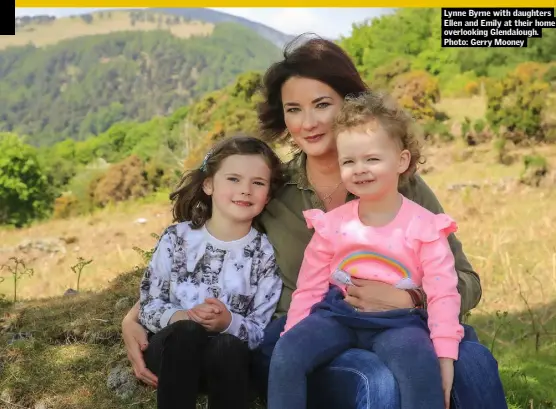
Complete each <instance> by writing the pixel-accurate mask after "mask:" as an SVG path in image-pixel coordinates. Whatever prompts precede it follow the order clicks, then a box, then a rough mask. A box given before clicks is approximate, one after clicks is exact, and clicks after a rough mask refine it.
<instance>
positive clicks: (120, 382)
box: [106, 364, 137, 399]
mask: <svg viewBox="0 0 556 409" xmlns="http://www.w3.org/2000/svg"><path fill="white" fill-rule="evenodd" d="M106 386H107V387H108V389H110V390H111V391H113V392H114V393H115V394H116V396H118V397H119V398H120V399H129V398H131V397H132V396H133V394H134V393H135V390H136V389H137V379H136V378H135V376H133V373H132V372H131V368H130V367H128V366H123V365H121V364H120V365H117V366H115V367H114V368H112V369H111V370H110V374H109V375H108V379H107V381H106Z"/></svg>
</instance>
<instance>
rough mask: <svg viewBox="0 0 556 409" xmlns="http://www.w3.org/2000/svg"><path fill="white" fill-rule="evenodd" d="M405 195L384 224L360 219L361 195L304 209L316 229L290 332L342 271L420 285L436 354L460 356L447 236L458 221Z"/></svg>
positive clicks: (453, 275) (396, 283)
mask: <svg viewBox="0 0 556 409" xmlns="http://www.w3.org/2000/svg"><path fill="white" fill-rule="evenodd" d="M402 197H403V202H402V206H401V208H400V210H399V212H398V214H397V215H396V217H395V218H394V220H392V221H391V222H390V223H389V224H387V225H385V226H381V227H371V226H366V225H364V224H363V223H362V222H361V221H360V219H359V215H358V209H359V200H352V201H350V202H348V203H346V204H345V205H342V206H340V207H338V208H336V209H333V210H331V211H329V212H326V213H325V212H323V211H322V210H319V209H312V210H307V211H305V212H303V214H304V216H305V219H306V221H307V225H308V226H309V228H314V229H315V233H314V235H313V237H312V239H311V241H310V243H309V245H308V246H307V249H306V250H305V258H304V260H303V263H302V265H301V270H300V272H299V278H298V281H297V289H296V290H295V292H294V293H293V296H292V302H291V305H290V309H289V311H288V318H287V322H286V326H285V329H284V332H286V331H288V330H289V329H291V328H292V327H293V326H294V325H296V324H297V323H298V322H299V321H301V320H302V319H303V318H305V317H306V316H307V315H309V312H310V309H311V307H312V306H313V305H314V304H315V303H317V302H319V301H321V300H322V298H323V297H324V295H325V294H326V292H327V291H328V285H329V283H330V282H334V283H335V284H337V283H336V282H335V281H333V280H332V278H331V275H332V274H333V273H334V272H335V271H337V270H343V271H345V272H347V273H349V274H350V275H351V276H353V277H356V278H362V279H368V280H375V281H382V282H385V283H389V284H392V285H394V286H396V287H397V288H401V289H410V288H417V287H422V288H423V290H424V291H425V293H426V294H427V304H428V306H427V311H428V314H429V318H428V326H429V328H430V333H431V339H432V342H433V345H434V348H435V350H436V352H437V355H438V357H439V358H452V359H457V358H458V351H459V343H460V341H461V339H462V338H463V327H462V326H461V325H460V322H459V311H460V303H461V298H460V295H459V292H458V290H457V284H458V277H457V273H456V270H455V267H454V263H455V262H454V256H453V254H452V251H451V250H450V245H449V244H448V239H447V236H448V235H449V234H450V233H452V232H455V231H457V225H456V223H455V222H454V220H453V219H451V218H450V217H449V216H447V215H445V214H438V215H437V214H434V213H432V212H430V211H429V210H427V209H425V208H424V207H422V206H420V205H418V204H417V203H415V202H413V201H411V200H409V199H407V198H406V197H404V196H402ZM343 290H344V292H345V290H346V287H345V286H344V287H343Z"/></svg>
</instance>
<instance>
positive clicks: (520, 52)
mask: <svg viewBox="0 0 556 409" xmlns="http://www.w3.org/2000/svg"><path fill="white" fill-rule="evenodd" d="M441 18H442V17H441V11H440V9H436V8H404V9H398V10H397V11H396V13H394V14H389V15H385V16H382V17H379V18H376V19H373V20H372V21H370V22H365V23H362V24H355V25H354V26H353V32H352V34H351V36H350V37H348V38H343V39H342V40H341V44H342V46H343V47H344V48H345V49H346V50H347V51H348V52H349V54H350V55H351V56H353V58H354V60H355V63H356V65H357V67H358V69H359V70H360V71H361V72H362V73H363V75H364V76H365V77H366V78H367V79H368V80H369V81H371V82H374V80H375V75H374V72H375V70H377V69H378V70H379V72H380V70H381V68H382V67H384V66H385V65H387V64H392V63H393V62H394V61H395V60H397V59H399V58H400V57H403V59H404V60H406V61H407V63H408V65H409V67H408V68H410V69H412V70H425V71H427V72H429V73H430V74H432V75H435V76H438V77H439V79H440V84H441V88H442V90H443V91H444V92H446V91H458V90H460V89H462V88H463V86H464V85H465V83H467V82H468V81H470V80H472V79H475V78H477V77H497V78H500V77H502V76H504V75H505V74H506V73H507V72H509V71H510V70H511V69H512V68H513V67H515V66H516V65H517V64H519V63H521V62H524V61H536V62H543V63H546V62H550V61H553V60H554V58H555V57H554V56H555V55H556V30H553V29H544V30H543V37H542V38H530V39H529V40H528V46H527V47H524V48H442V47H441ZM458 88H459V89H458Z"/></svg>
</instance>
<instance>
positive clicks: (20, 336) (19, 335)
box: [8, 332, 33, 345]
mask: <svg viewBox="0 0 556 409" xmlns="http://www.w3.org/2000/svg"><path fill="white" fill-rule="evenodd" d="M32 338H33V334H31V333H30V332H16V333H15V334H12V336H11V338H10V340H9V341H8V345H11V344H13V343H14V342H17V341H22V340H28V339H32Z"/></svg>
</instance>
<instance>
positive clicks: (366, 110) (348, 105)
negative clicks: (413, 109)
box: [334, 91, 424, 185]
mask: <svg viewBox="0 0 556 409" xmlns="http://www.w3.org/2000/svg"><path fill="white" fill-rule="evenodd" d="M377 123H378V125H379V126H380V127H382V129H384V130H385V131H386V133H387V134H388V135H389V136H390V137H391V138H394V139H395V140H396V141H397V142H398V143H399V146H400V148H401V149H402V150H405V149H407V150H408V151H409V153H410V154H411V158H410V162H409V166H408V168H407V170H406V171H405V172H404V173H403V174H401V175H400V182H399V185H403V184H405V183H406V182H408V181H409V179H410V178H411V177H412V176H413V175H414V174H415V172H416V171H417V165H418V164H420V163H424V157H423V155H422V153H421V136H420V133H419V129H418V127H417V124H416V123H415V121H414V120H413V118H412V117H411V115H410V114H409V113H408V112H407V111H405V110H404V109H403V108H401V107H400V106H399V105H398V104H397V103H396V101H395V100H394V99H393V98H392V97H390V96H389V95H388V94H386V93H384V92H373V91H367V92H364V93H361V94H358V95H354V96H353V95H348V96H347V97H346V98H345V100H344V104H343V106H342V108H341V110H340V113H339V114H338V116H337V117H336V120H335V122H334V135H335V136H336V137H337V136H338V135H339V134H340V133H342V132H345V131H348V130H352V129H354V128H361V127H365V128H366V127H370V128H374V126H376V124H377Z"/></svg>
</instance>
